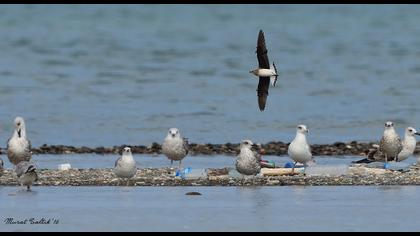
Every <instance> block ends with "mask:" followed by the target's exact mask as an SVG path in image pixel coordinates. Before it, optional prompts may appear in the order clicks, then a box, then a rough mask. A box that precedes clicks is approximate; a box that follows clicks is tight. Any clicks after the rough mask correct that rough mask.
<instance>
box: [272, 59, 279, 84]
mask: <svg viewBox="0 0 420 236" xmlns="http://www.w3.org/2000/svg"><path fill="white" fill-rule="evenodd" d="M270 69H271V70H274V72H276V75H273V76H270V82H271V85H272V86H273V87H276V82H277V77H278V76H279V74H278V73H277V68H276V65H275V64H274V62H273V66H270Z"/></svg>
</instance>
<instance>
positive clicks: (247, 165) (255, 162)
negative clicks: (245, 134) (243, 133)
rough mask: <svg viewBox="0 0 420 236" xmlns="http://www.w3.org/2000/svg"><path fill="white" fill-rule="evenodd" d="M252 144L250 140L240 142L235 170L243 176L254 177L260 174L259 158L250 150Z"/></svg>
mask: <svg viewBox="0 0 420 236" xmlns="http://www.w3.org/2000/svg"><path fill="white" fill-rule="evenodd" d="M253 145H254V144H253V143H252V141H251V140H242V142H241V145H240V149H241V150H240V153H239V155H238V158H237V159H236V163H235V167H236V170H237V171H238V172H239V173H241V174H243V175H256V174H258V173H260V170H261V166H260V162H259V157H258V154H257V153H256V152H254V151H253V150H252V149H251V148H252V146H253Z"/></svg>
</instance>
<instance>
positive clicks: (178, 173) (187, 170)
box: [175, 167, 192, 179]
mask: <svg viewBox="0 0 420 236" xmlns="http://www.w3.org/2000/svg"><path fill="white" fill-rule="evenodd" d="M191 171H192V168H191V167H187V168H184V169H182V170H177V171H176V172H175V176H179V177H181V178H183V179H184V178H185V175H186V174H188V173H190V172H191Z"/></svg>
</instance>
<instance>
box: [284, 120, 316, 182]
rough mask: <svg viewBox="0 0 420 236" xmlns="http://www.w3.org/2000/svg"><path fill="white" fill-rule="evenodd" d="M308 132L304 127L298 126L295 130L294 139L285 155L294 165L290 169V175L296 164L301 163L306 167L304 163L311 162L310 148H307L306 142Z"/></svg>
mask: <svg viewBox="0 0 420 236" xmlns="http://www.w3.org/2000/svg"><path fill="white" fill-rule="evenodd" d="M308 132H309V130H308V129H307V128H306V126H305V125H298V126H297V128H296V137H295V139H294V140H293V141H292V142H291V143H290V145H289V148H288V150H287V153H288V154H289V156H290V158H292V159H293V160H294V161H295V163H294V165H293V168H292V174H293V173H294V170H295V165H296V163H298V162H299V163H302V164H304V165H305V167H306V163H307V162H309V161H311V160H313V158H312V153H311V147H310V146H309V144H308V142H307V141H306V135H305V134H306V133H308Z"/></svg>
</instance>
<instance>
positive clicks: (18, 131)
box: [17, 129, 22, 138]
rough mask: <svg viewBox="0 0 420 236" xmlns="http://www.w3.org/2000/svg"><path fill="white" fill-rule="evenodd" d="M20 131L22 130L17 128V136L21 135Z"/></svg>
mask: <svg viewBox="0 0 420 236" xmlns="http://www.w3.org/2000/svg"><path fill="white" fill-rule="evenodd" d="M21 132H22V131H21V129H18V130H17V133H18V136H19V138H20V137H21V136H20V133H21Z"/></svg>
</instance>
